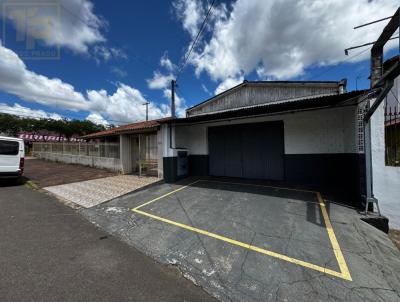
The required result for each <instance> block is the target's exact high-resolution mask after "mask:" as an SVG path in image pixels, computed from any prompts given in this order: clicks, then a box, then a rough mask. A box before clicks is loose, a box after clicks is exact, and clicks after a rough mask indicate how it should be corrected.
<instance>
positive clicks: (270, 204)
mask: <svg viewBox="0 0 400 302" xmlns="http://www.w3.org/2000/svg"><path fill="white" fill-rule="evenodd" d="M81 213H82V214H83V215H85V216H86V217H87V218H88V219H89V220H90V221H92V222H93V223H95V224H97V225H99V226H100V227H102V228H103V229H104V230H106V231H107V232H109V233H111V234H113V235H115V236H117V237H119V238H121V239H122V240H123V241H125V242H127V243H128V244H130V245H132V246H134V247H136V248H138V249H139V250H141V251H142V252H144V253H146V254H147V255H150V256H152V257H153V258H154V259H156V260H157V261H159V262H161V263H164V264H173V265H176V266H177V267H178V268H179V270H181V271H182V272H183V274H184V276H185V277H186V278H188V279H190V280H192V281H193V282H194V283H196V284H198V285H200V286H202V287H203V288H204V289H205V290H206V291H208V292H209V293H211V294H212V295H213V296H215V297H217V298H219V299H221V300H226V301H228V300H234V301H244V300H245V301H275V300H279V301H280V300H284V301H329V300H331V301H399V299H400V296H399V293H400V276H399V272H400V253H399V251H398V250H397V249H396V248H395V246H394V245H393V243H392V242H391V241H390V239H388V237H387V235H386V234H384V233H382V232H380V231H378V230H376V229H375V228H373V227H371V226H370V225H368V224H366V223H364V222H362V221H361V220H360V219H359V215H358V214H357V212H356V211H355V210H354V209H351V208H347V207H344V206H341V205H338V204H335V203H331V202H329V201H326V200H324V199H323V196H321V195H320V194H319V193H318V192H311V191H301V190H293V189H291V188H278V187H270V186H267V185H263V184H257V185H255V184H254V183H249V182H247V183H241V182H238V181H232V180H228V181H227V180H223V181H221V180H219V179H212V178H210V179H206V180H200V181H199V180H196V179H190V180H185V181H183V182H181V183H178V184H174V185H169V184H159V185H155V186H153V187H151V188H148V189H147V190H143V191H140V192H136V193H133V194H129V195H127V196H124V197H122V198H119V199H116V200H112V201H110V202H107V203H105V204H102V205H99V206H97V207H94V208H91V209H85V210H81Z"/></svg>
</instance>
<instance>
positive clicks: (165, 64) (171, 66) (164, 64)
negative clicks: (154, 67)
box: [160, 52, 176, 72]
mask: <svg viewBox="0 0 400 302" xmlns="http://www.w3.org/2000/svg"><path fill="white" fill-rule="evenodd" d="M160 65H161V66H162V67H164V68H165V69H166V70H168V71H170V72H171V71H174V70H175V68H176V66H175V64H173V63H172V62H171V60H170V59H169V58H168V53H167V52H165V53H164V55H163V56H162V57H161V59H160Z"/></svg>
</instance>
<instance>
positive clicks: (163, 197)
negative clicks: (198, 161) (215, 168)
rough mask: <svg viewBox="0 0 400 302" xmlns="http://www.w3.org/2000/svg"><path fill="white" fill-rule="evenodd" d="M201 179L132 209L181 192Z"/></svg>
mask: <svg viewBox="0 0 400 302" xmlns="http://www.w3.org/2000/svg"><path fill="white" fill-rule="evenodd" d="M200 181H201V179H199V180H196V181H194V182H192V183H190V184H188V185H186V186H183V187H180V188H179V189H176V190H174V191H171V192H168V193H166V194H164V195H161V196H159V197H156V198H154V199H152V200H149V201H148V202H146V203H144V204H141V205H139V206H137V207H136V208H134V209H132V210H137V209H140V208H142V207H144V206H147V205H148V204H151V203H153V202H155V201H157V200H160V199H162V198H164V197H167V196H169V195H172V194H174V193H176V192H179V191H181V190H183V189H186V188H187V187H189V186H191V185H194V184H195V183H198V182H200Z"/></svg>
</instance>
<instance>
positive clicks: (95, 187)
mask: <svg viewBox="0 0 400 302" xmlns="http://www.w3.org/2000/svg"><path fill="white" fill-rule="evenodd" d="M157 181H159V179H158V178H157V177H139V176H136V175H119V176H113V177H106V178H100V179H94V180H87V181H81V182H75V183H70V184H64V185H59V186H51V187H45V188H44V189H45V190H47V191H49V192H51V193H53V194H55V195H57V196H58V197H61V198H63V199H65V200H67V201H69V202H73V203H75V204H77V205H79V206H81V207H84V208H90V207H93V206H95V205H98V204H100V203H103V202H105V201H108V200H111V199H114V198H116V197H119V196H122V195H124V194H127V193H129V192H132V191H135V190H137V189H139V188H142V187H145V186H147V185H150V184H152V183H154V182H157Z"/></svg>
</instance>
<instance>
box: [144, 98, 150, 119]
mask: <svg viewBox="0 0 400 302" xmlns="http://www.w3.org/2000/svg"><path fill="white" fill-rule="evenodd" d="M149 104H150V103H149V102H146V103H144V104H143V105H144V106H146V122H147V121H148V120H149Z"/></svg>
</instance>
